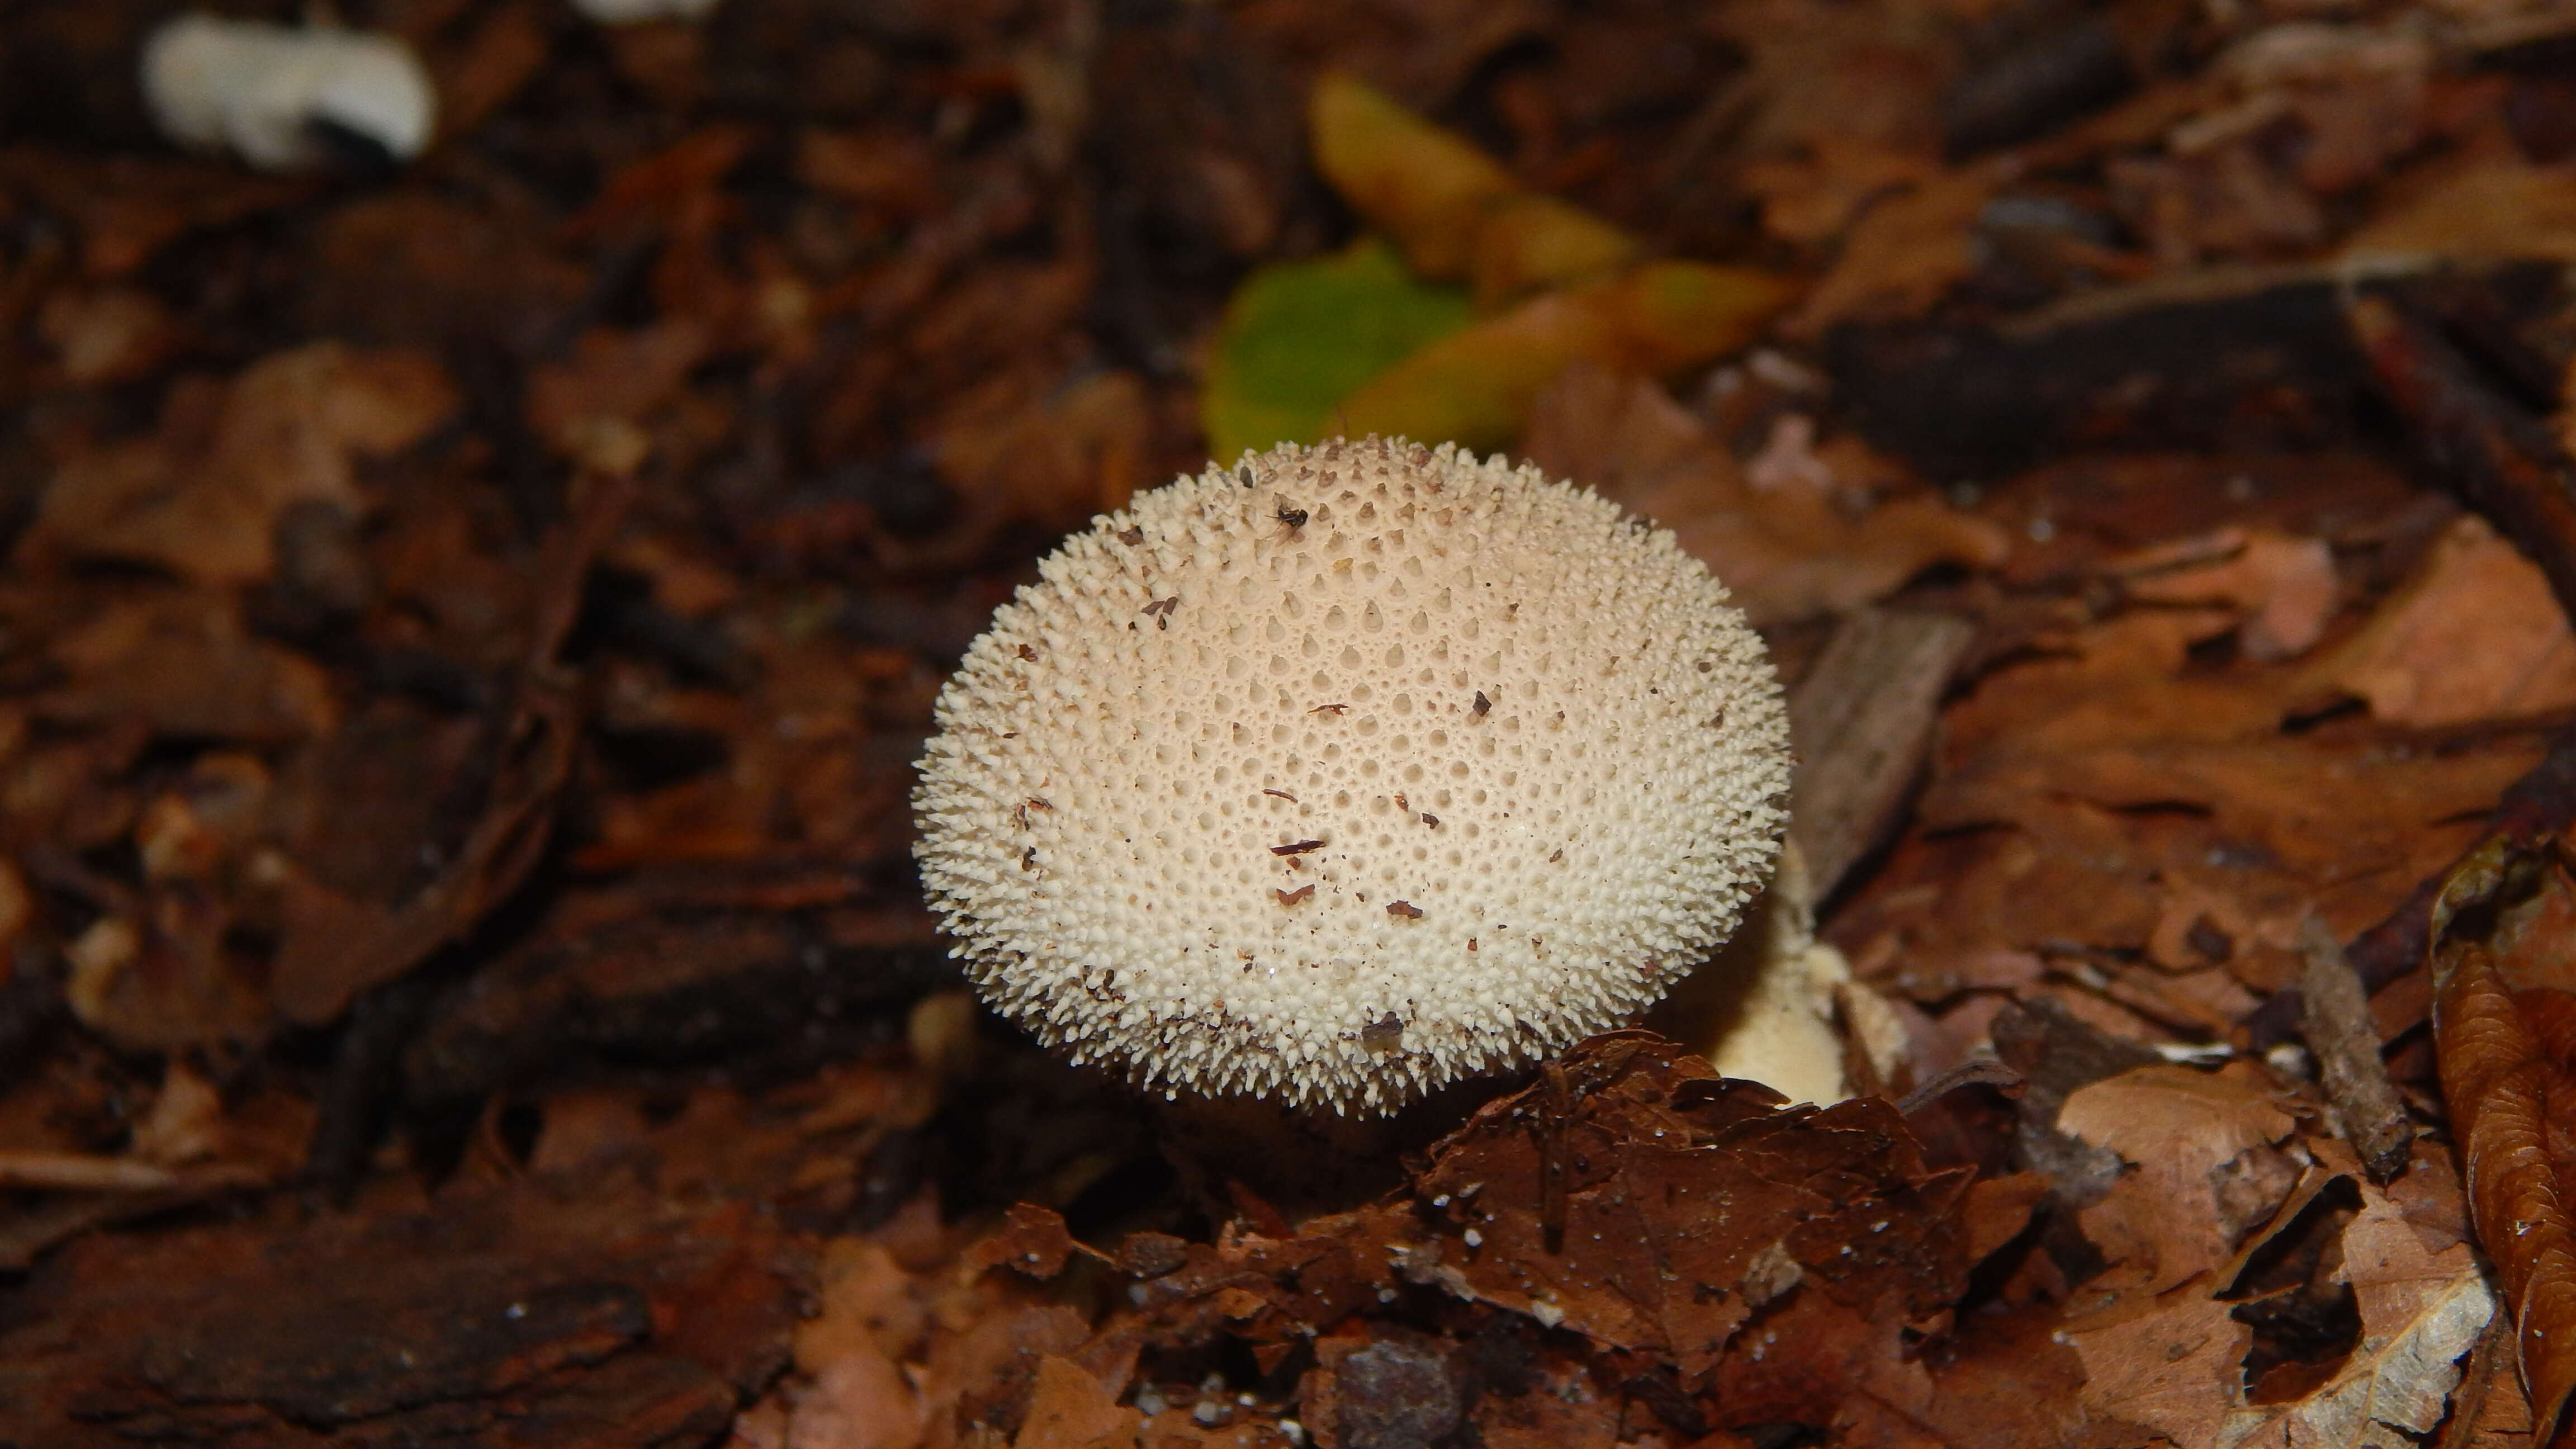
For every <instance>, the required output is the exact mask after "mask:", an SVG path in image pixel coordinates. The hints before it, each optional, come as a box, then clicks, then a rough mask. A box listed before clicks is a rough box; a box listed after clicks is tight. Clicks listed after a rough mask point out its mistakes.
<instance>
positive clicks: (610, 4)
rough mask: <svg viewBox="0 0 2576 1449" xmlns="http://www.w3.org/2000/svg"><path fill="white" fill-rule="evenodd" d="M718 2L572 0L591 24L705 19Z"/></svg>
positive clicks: (713, 11) (574, 6) (697, 0)
mask: <svg viewBox="0 0 2576 1449" xmlns="http://www.w3.org/2000/svg"><path fill="white" fill-rule="evenodd" d="M716 5H717V0H572V8H573V9H575V10H578V11H580V12H581V15H582V18H583V19H585V20H588V21H590V22H591V23H592V24H594V25H641V24H646V23H649V22H652V21H657V20H690V21H694V20H704V19H706V18H707V17H708V16H709V15H712V14H714V13H715V8H716Z"/></svg>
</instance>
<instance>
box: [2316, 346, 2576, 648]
mask: <svg viewBox="0 0 2576 1449" xmlns="http://www.w3.org/2000/svg"><path fill="white" fill-rule="evenodd" d="M2344 314H2345V317H2346V318H2347V320H2348V321H2349V322H2350V324H2351V326H2352V333H2353V340H2354V341H2355V342H2356V343H2357V344H2358V345H2359V346H2360V348H2361V350H2362V354H2363V356H2364V357H2366V358H2367V359H2368V360H2369V363H2370V370H2371V375H2372V376H2373V377H2374V378H2375V379H2377V381H2378V383H2379V386H2380V390H2381V391H2382V392H2383V393H2385V394H2386V395H2387V397H2388V399H2389V401H2390V402H2392V403H2394V404H2395V405H2396V407H2397V411H2398V413H2399V414H2400V415H2401V416H2402V417H2404V419H2405V420H2406V425H2407V427H2408V429H2409V430H2410V431H2411V432H2412V433H2413V434H2414V435H2415V439H2416V442H2417V445H2418V446H2419V447H2420V448H2421V449H2422V450H2423V451H2424V453H2425V454H2426V455H2427V456H2428V457H2429V458H2431V459H2432V460H2434V462H2435V464H2436V466H2437V468H2438V470H2439V473H2440V476H2441V480H2442V482H2443V484H2444V485H2445V486H2447V487H2449V488H2450V489H2451V490H2452V491H2453V492H2455V493H2457V494H2459V495H2460V500H2461V501H2462V502H2464V503H2466V504H2468V505H2469V506H2470V507H2471V508H2474V509H2476V510H2477V511H2478V512H2480V513H2482V514H2484V515H2486V518H2487V520H2488V521H2489V522H2491V523H2493V524H2494V525H2495V526H2496V529H2497V531H2498V532H2500V533H2502V534H2504V535H2505V536H2506V537H2507V538H2510V539H2512V540H2513V541H2514V544H2515V546H2516V547H2518V548H2520V549H2521V550H2522V551H2523V553H2524V554H2525V555H2526V556H2528V557H2529V558H2530V559H2531V561H2532V562H2534V563H2536V564H2538V565H2540V571H2541V572H2542V573H2544V574H2546V575H2548V576H2549V586H2550V588H2551V589H2552V590H2554V591H2555V592H2556V593H2557V595H2558V603H2559V607H2561V608H2563V609H2565V610H2567V611H2568V613H2569V615H2570V616H2571V617H2576V464H2571V462H2570V460H2569V459H2568V457H2567V455H2566V453H2565V452H2564V451H2563V450H2562V449H2560V447H2559V446H2558V443H2557V440H2556V439H2554V438H2552V437H2551V436H2550V434H2549V429H2548V427H2547V425H2545V424H2544V423H2543V422H2542V421H2541V420H2540V418H2539V417H2537V416H2536V415H2534V414H2533V413H2532V412H2530V411H2529V410H2528V409H2526V408H2524V407H2523V406H2522V405H2521V404H2519V403H2517V402H2515V401H2514V400H2512V399H2511V398H2508V397H2506V396H2504V395H2503V394H2502V393H2500V392H2499V391H2498V390H2497V389H2495V388H2494V387H2491V386H2489V385H2488V383H2487V382H2486V380H2485V379H2483V378H2482V377H2480V376H2479V374H2478V371H2477V369H2476V367H2475V366H2474V365H2473V364H2472V363H2471V362H2470V361H2469V359H2468V358H2467V357H2466V356H2464V355H2463V354H2462V353H2461V352H2460V350H2459V349H2458V348H2456V347H2454V346H2452V345H2451V343H2450V342H2449V341H2448V340H2446V339H2445V338H2443V337H2442V335H2441V334H2440V333H2439V332H2437V331H2436V330H2435V329H2434V328H2433V327H2431V326H2430V325H2428V324H2426V323H2425V322H2424V321H2422V320H2421V319H2419V318H2417V317H2414V316H2411V315H2409V314H2408V313H2407V312H2405V311H2403V310H2401V309H2400V308H2399V307H2398V305H2397V304H2396V303H2394V302H2391V301H2390V300H2388V299H2387V298H2385V297H2377V296H2362V297H2356V298H2354V299H2353V300H2352V301H2351V302H2350V303H2349V304H2348V305H2347V306H2346V307H2345V309H2344Z"/></svg>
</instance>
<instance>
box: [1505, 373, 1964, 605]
mask: <svg viewBox="0 0 2576 1449" xmlns="http://www.w3.org/2000/svg"><path fill="white" fill-rule="evenodd" d="M1525 446H1526V449H1527V451H1528V453H1529V456H1530V460H1531V461H1532V462H1534V463H1536V464H1538V465H1539V466H1540V467H1542V468H1544V469H1546V470H1547V471H1548V472H1550V473H1551V474H1555V475H1557V476H1561V477H1570V478H1573V479H1575V480H1576V481H1578V482H1581V483H1585V484H1588V485H1590V486H1592V487H1594V488H1598V489H1600V490H1601V491H1602V492H1603V493H1604V494H1606V495H1608V496H1609V497H1611V498H1613V499H1616V500H1617V501H1618V502H1620V503H1621V504H1623V505H1625V506H1627V507H1629V508H1631V509H1634V510H1636V511H1637V512H1639V513H1642V514H1645V515H1646V516H1647V517H1650V518H1652V519H1654V520H1655V521H1656V522H1658V523H1660V524H1662V525H1663V526H1665V527H1667V528H1670V529H1672V530H1673V531H1674V532H1675V533H1677V534H1679V535H1680V537H1681V543H1682V547H1683V548H1685V549H1687V550H1689V551H1690V553H1691V554H1692V555H1693V556H1695V557H1697V558H1698V559H1699V560H1700V561H1702V562H1703V563H1706V564H1707V565H1708V566H1709V569H1710V571H1711V572H1713V573H1715V574H1716V575H1717V576H1718V577H1719V578H1720V579H1722V580H1724V581H1725V583H1726V586H1727V588H1728V590H1729V591H1730V592H1732V593H1733V594H1734V595H1735V602H1736V604H1737V606H1738V607H1740V608H1742V609H1743V610H1744V611H1745V612H1746V613H1747V614H1748V615H1750V616H1751V617H1752V618H1753V620H1754V621H1755V622H1756V623H1778V622H1785V621H1788V620H1793V619H1802V618H1808V617H1812V616H1814V615H1817V614H1824V613H1838V612H1844V611H1848V610H1850V609H1854V608H1858V607H1860V606H1861V605H1863V604H1867V603H1871V602H1874V601H1875V600H1877V599H1879V598H1881V597H1884V596H1885V595H1887V594H1889V593H1891V592H1893V591H1894V590H1895V589H1896V588H1898V587H1899V586H1900V585H1902V584H1903V583H1904V582H1905V581H1906V580H1907V579H1909V578H1911V577H1913V576H1914V575H1915V574H1916V573H1919V572H1921V571H1922V570H1923V569H1925V568H1927V567H1929V566H1931V565H1932V564H1935V563H1939V562H1944V561H1951V562H1959V563H1968V564H1990V563H1993V562H1995V561H1997V560H1998V559H2000V558H2001V557H2002V556H2003V554H2004V553H2005V552H2006V550H2007V548H2008V546H2009V545H2008V541H2007V540H2006V538H2005V537H2004V535H2003V532H2002V530H2001V529H2000V528H1999V527H1997V526H1996V525H1995V524H1993V523H1992V522H1990V521H1988V520H1985V519H1981V518H1977V517H1974V516H1972V515H1969V514H1964V513H1959V512H1956V511H1954V510H1952V509H1950V508H1949V507H1947V506H1946V505H1944V504H1942V503H1940V502H1938V501H1936V500H1934V499H1933V498H1931V497H1930V496H1928V495H1927V494H1922V493H1916V494H1911V495H1905V496H1898V497H1894V498H1888V499H1883V500H1878V501H1875V502H1873V501H1870V491H1869V489H1868V488H1867V486H1866V485H1867V483H1869V482H1871V481H1875V480H1872V479H1869V478H1868V477H1867V476H1866V475H1864V476H1863V477H1860V478H1849V477H1847V476H1846V471H1847V469H1846V468H1845V467H1838V466H1837V464H1847V463H1848V462H1849V461H1850V455H1849V454H1847V453H1845V454H1837V455H1830V461H1829V455H1827V454H1824V453H1820V452H1816V451H1809V450H1807V449H1805V448H1803V447H1801V448H1799V449H1798V451H1799V454H1800V456H1799V458H1798V459H1797V460H1796V463H1797V464H1799V465H1801V466H1787V465H1784V466H1782V467H1781V468H1780V469H1779V470H1778V471H1779V472H1780V474H1781V478H1780V480H1779V482H1778V483H1777V484H1776V485H1775V486H1773V487H1769V488H1757V487H1755V486H1753V484H1752V482H1751V480H1749V479H1748V478H1747V477H1746V476H1745V470H1744V469H1743V468H1741V467H1740V466H1739V465H1738V464H1737V463H1736V462H1735V460H1734V458H1733V457H1732V456H1731V455H1730V454H1729V453H1728V452H1727V451H1726V449H1725V448H1724V447H1723V446H1721V445H1720V444H1719V443H1718V441H1717V440H1716V439H1715V438H1713V437H1711V436H1710V435H1709V432H1708V429H1707V427H1706V426H1705V425H1704V424H1703V423H1701V422H1700V420H1699V419H1698V418H1696V417H1694V416H1693V415H1692V414H1691V413H1689V412H1688V411H1687V410H1685V409H1684V408H1682V406H1681V405H1680V404H1678V403H1676V402H1674V401H1673V400H1672V399H1671V398H1670V397H1669V396H1667V395H1666V394H1665V393H1664V391H1663V389H1661V388H1659V387H1657V386H1655V385H1654V384H1653V383H1651V382H1649V381H1646V380H1645V379H1643V378H1637V377H1622V376H1619V375H1616V374H1614V373H1611V372H1608V371H1605V370H1603V369H1601V368H1597V367H1574V368H1568V369H1567V370H1566V371H1565V372H1564V374H1563V375H1562V376H1560V377H1558V378H1557V379H1556V381H1555V382H1554V383H1553V384H1551V385H1550V386H1549V388H1548V389H1547V391H1546V392H1544V393H1543V394H1541V395H1540V397H1539V399H1538V402H1537V404H1536V405H1535V406H1534V407H1533V409H1532V413H1531V421H1530V431H1529V437H1528V440H1527V442H1526V444H1525ZM1883 466H1889V469H1890V471H1892V465H1883ZM1848 471H1858V470H1857V469H1849V470H1848ZM1820 484H1821V485H1822V486H1819V485H1820Z"/></svg>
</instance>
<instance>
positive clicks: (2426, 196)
mask: <svg viewBox="0 0 2576 1449" xmlns="http://www.w3.org/2000/svg"><path fill="white" fill-rule="evenodd" d="M2435 178H2436V179H2435V181H2434V183H2433V184H2432V185H2431V186H2429V187H2427V188H2426V189H2424V190H2422V191H2421V192H2419V193H2417V194H2416V195H2414V196H2413V197H2411V198H2408V199H2406V200H2403V201H2400V202H2399V203H2397V204H2396V205H2395V206H2392V207H2390V208H2388V209H2386V210H2384V211H2382V212H2381V213H2380V214H2379V215H2378V216H2377V217H2376V218H2375V219H2374V220H2372V221H2371V222H2369V223H2368V224H2367V225H2365V226H2363V227H2362V228H2361V230H2359V231H2357V232H2355V233H2353V236H2352V238H2351V240H2349V241H2347V242H2345V243H2344V246H2343V255H2344V256H2345V257H2346V258H2349V259H2352V260H2354V261H2362V262H2368V261H2381V260H2396V261H2405V260H2413V259H2417V258H2426V257H2436V258H2443V259H2448V260H2454V261H2472V260H2475V261H2525V260H2528V261H2554V262H2576V168H2571V167H2568V166H2564V165H2558V166H2533V165H2528V164H2525V163H2523V162H2520V161H2502V162H2488V163H2485V164H2483V165H2474V166H2468V167H2463V168H2461V169H2458V170H2454V171H2442V172H2436V173H2435Z"/></svg>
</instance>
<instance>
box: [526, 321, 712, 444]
mask: <svg viewBox="0 0 2576 1449" xmlns="http://www.w3.org/2000/svg"><path fill="white" fill-rule="evenodd" d="M707 343H708V338H707V330H706V328H704V327H702V326H700V325H699V324H698V323H697V322H696V321H694V320H693V319H690V318H687V317H675V318H671V319H669V320H666V321H662V322H657V323H655V324H654V325H652V326H650V327H643V328H638V329H636V330H634V331H631V332H620V331H615V330H613V329H610V328H606V327H594V328H592V329H591V330H590V331H588V332H585V333H583V334H582V335H581V338H580V340H579V341H577V342H575V343H574V344H573V352H572V356H571V357H569V358H567V359H565V360H564V361H562V362H558V363H549V364H547V365H545V366H543V367H539V368H536V369H535V370H533V371H532V372H531V373H530V374H529V376H528V426H529V427H530V428H531V429H533V430H534V431H535V432H536V435H537V436H538V437H540V438H542V439H544V440H545V442H546V444H547V445H548V446H549V447H552V448H554V449H556V450H557V451H559V452H563V453H568V454H578V453H580V452H581V451H582V449H583V445H584V443H585V441H586V440H587V439H588V438H589V437H590V436H591V435H592V434H593V433H595V431H596V430H597V429H599V428H600V427H602V426H604V425H607V424H612V423H622V424H625V425H627V426H629V427H633V426H636V425H638V424H640V423H642V422H644V421H645V420H646V419H647V418H648V417H649V416H650V415H651V414H652V413H653V411H654V410H655V409H657V408H659V407H661V406H662V405H663V404H665V403H667V402H669V401H670V400H671V399H672V398H673V397H675V396H677V395H678V393H679V391H680V388H681V386H682V385H683V384H684V383H686V382H687V381H688V376H689V369H690V368H693V367H695V366H697V364H698V361H699V359H701V358H703V357H705V356H706V353H707Z"/></svg>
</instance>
